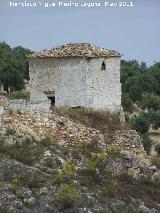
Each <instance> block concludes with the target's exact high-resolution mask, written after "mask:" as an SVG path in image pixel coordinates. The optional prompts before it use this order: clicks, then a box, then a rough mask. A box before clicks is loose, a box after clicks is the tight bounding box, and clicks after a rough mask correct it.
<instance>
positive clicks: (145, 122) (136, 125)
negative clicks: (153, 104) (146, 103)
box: [131, 112, 150, 134]
mask: <svg viewBox="0 0 160 213" xmlns="http://www.w3.org/2000/svg"><path fill="white" fill-rule="evenodd" d="M131 123H132V127H133V129H135V130H136V131H137V132H139V133H141V134H144V133H147V132H148V130H149V127H150V121H149V118H148V115H147V114H146V113H144V112H142V113H140V114H139V115H138V116H136V117H134V118H132V120H131Z"/></svg>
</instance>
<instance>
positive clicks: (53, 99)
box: [48, 96, 55, 106]
mask: <svg viewBox="0 0 160 213" xmlns="http://www.w3.org/2000/svg"><path fill="white" fill-rule="evenodd" d="M48 99H49V100H50V101H51V106H55V96H53V97H48Z"/></svg>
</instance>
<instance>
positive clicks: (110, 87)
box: [87, 58, 121, 111]
mask: <svg viewBox="0 0 160 213" xmlns="http://www.w3.org/2000/svg"><path fill="white" fill-rule="evenodd" d="M103 62H105V65H106V70H101V67H102V63H103ZM87 85H88V90H87V95H88V106H89V107H92V108H102V109H109V110H111V111H117V110H118V111H119V110H120V108H121V83H120V58H99V59H97V58H96V59H91V60H90V61H88V70H87Z"/></svg>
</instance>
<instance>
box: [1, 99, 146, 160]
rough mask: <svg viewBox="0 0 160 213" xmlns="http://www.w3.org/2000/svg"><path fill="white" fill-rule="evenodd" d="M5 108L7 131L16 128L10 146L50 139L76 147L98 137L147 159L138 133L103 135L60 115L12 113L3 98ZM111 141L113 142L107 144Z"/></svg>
mask: <svg viewBox="0 0 160 213" xmlns="http://www.w3.org/2000/svg"><path fill="white" fill-rule="evenodd" d="M0 100H1V103H2V105H3V107H4V109H5V115H4V129H6V128H11V129H16V134H15V135H14V136H9V138H8V143H14V142H15V141H17V140H21V139H22V138H25V137H26V136H31V137H33V138H35V139H36V140H41V139H42V138H44V137H46V136H47V137H50V138H52V139H53V140H54V141H56V142H57V143H60V144H65V143H69V144H72V143H73V144H74V143H78V142H80V141H81V142H83V141H86V142H87V141H91V140H93V139H95V138H96V140H97V141H98V143H99V144H100V145H101V147H106V145H107V144H110V143H112V144H115V145H117V146H118V147H119V148H120V149H121V150H123V152H126V153H132V154H135V155H137V156H138V155H139V156H141V157H143V158H144V157H145V156H146V154H145V152H144V149H143V145H142V143H141V140H140V137H139V136H138V134H137V133H136V131H135V130H124V129H121V130H113V131H112V132H111V133H110V132H106V133H105V134H102V133H101V132H100V131H99V130H96V129H93V128H88V127H86V126H85V125H83V124H81V123H79V122H75V121H73V120H72V119H70V118H69V117H62V116H59V115H58V114H57V113H54V112H52V111H49V110H17V111H15V110H12V109H11V108H10V105H9V103H8V101H7V99H5V98H1V99H0ZM108 139H110V141H107V140H108Z"/></svg>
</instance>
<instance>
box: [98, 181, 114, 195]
mask: <svg viewBox="0 0 160 213" xmlns="http://www.w3.org/2000/svg"><path fill="white" fill-rule="evenodd" d="M116 193H117V187H116V185H115V184H113V183H108V184H106V185H105V186H104V187H103V189H102V191H101V195H100V196H101V197H103V198H106V197H114V196H115V195H116Z"/></svg>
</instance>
